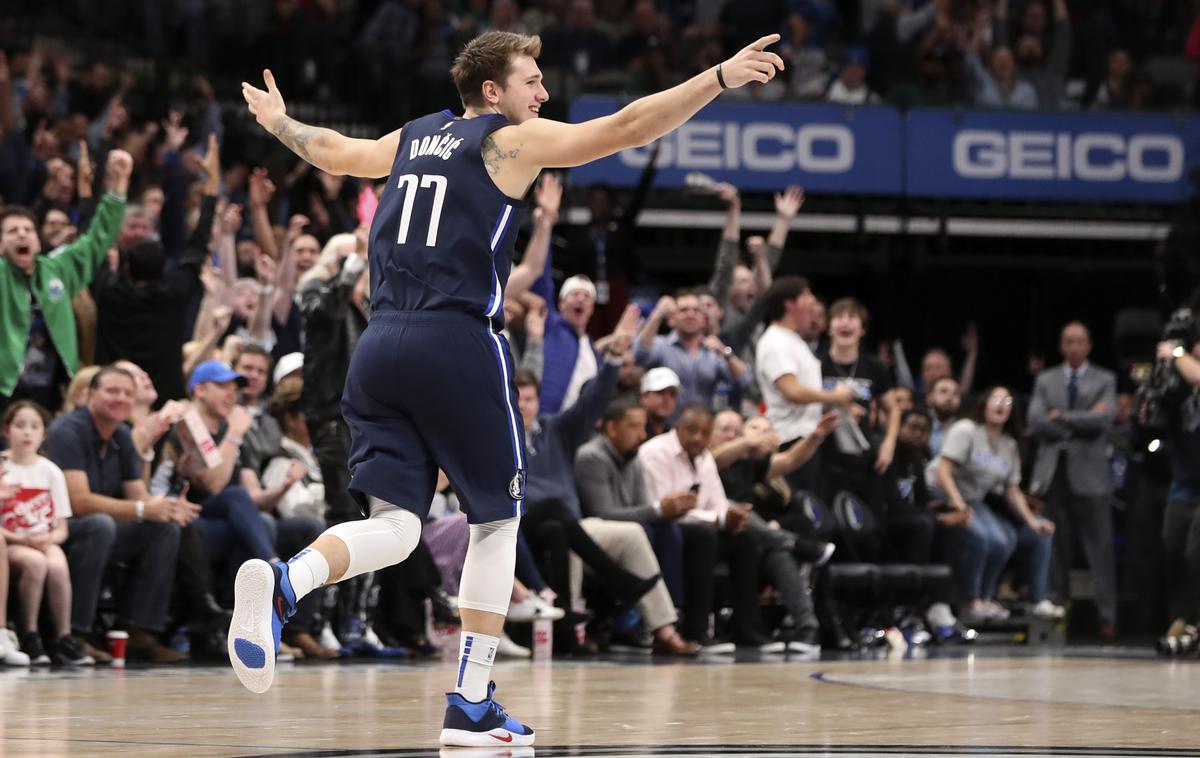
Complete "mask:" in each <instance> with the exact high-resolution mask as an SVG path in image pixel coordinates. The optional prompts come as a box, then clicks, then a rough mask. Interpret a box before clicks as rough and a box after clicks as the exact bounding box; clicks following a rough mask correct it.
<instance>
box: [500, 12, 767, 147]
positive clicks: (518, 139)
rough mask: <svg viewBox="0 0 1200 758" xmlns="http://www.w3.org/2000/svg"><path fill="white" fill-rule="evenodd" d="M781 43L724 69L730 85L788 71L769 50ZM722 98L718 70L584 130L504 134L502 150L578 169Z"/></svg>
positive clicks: (548, 125)
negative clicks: (716, 98) (784, 70)
mask: <svg viewBox="0 0 1200 758" xmlns="http://www.w3.org/2000/svg"><path fill="white" fill-rule="evenodd" d="M778 41H779V35H778V34H769V35H767V36H766V37H763V38H761V39H759V40H757V41H755V42H753V43H752V44H750V45H747V46H746V47H744V48H743V49H742V50H740V51H739V52H738V53H737V54H736V55H734V56H733V57H732V58H730V59H729V60H727V61H725V62H724V63H722V64H721V66H720V68H721V77H722V78H723V79H724V81H725V85H726V86H727V87H730V88H732V87H741V86H743V85H745V84H748V83H750V82H769V81H771V79H773V78H775V74H776V72H778V71H782V70H783V59H782V58H780V57H779V56H778V55H776V54H775V53H771V52H767V51H766V50H765V48H766V47H767V46H768V45H772V44H774V43H776V42H778ZM719 94H721V83H720V81H719V80H718V78H717V70H716V68H711V69H708V70H707V71H704V72H702V73H700V74H697V75H696V76H694V77H692V78H691V79H689V80H688V81H686V82H683V83H682V84H679V85H677V86H675V87H672V88H671V89H668V90H663V91H662V92H657V93H655V94H653V95H647V96H646V97H643V98H640V99H638V100H635V101H633V102H632V103H630V104H629V105H627V106H625V107H624V108H622V109H621V110H619V111H617V112H616V113H614V114H612V115H611V116H604V117H602V118H597V119H593V120H591V121H585V122H584V123H582V124H564V123H562V122H558V121H551V120H548V119H542V118H534V119H530V120H528V121H526V122H524V123H522V124H521V125H520V126H517V127H514V128H512V129H502V130H500V131H499V132H497V133H496V138H497V139H496V141H497V146H498V147H499V148H500V150H501V151H502V152H504V153H505V154H506V155H510V156H513V157H515V158H516V159H517V161H518V162H519V163H521V164H523V165H524V166H526V167H529V168H534V167H536V168H537V169H540V168H552V167H553V168H560V167H568V166H578V165H580V164H583V163H587V162H589V161H594V160H596V159H598V158H603V157H604V156H606V155H612V154H613V153H616V152H618V151H621V150H624V149H626V148H630V147H639V146H642V145H646V144H649V143H650V142H653V141H654V140H656V139H658V138H659V137H661V136H663V135H664V134H666V133H668V132H670V131H672V130H674V129H677V128H678V127H680V126H681V125H683V124H684V123H685V122H686V121H687V120H688V119H690V118H691V117H692V116H694V115H695V114H696V111H698V110H700V109H701V108H703V107H704V106H705V105H708V103H710V102H711V101H712V100H713V99H714V98H715V97H716V96H717V95H719ZM514 151H517V152H516V154H515V155H513V154H514Z"/></svg>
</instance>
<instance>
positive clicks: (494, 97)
mask: <svg viewBox="0 0 1200 758" xmlns="http://www.w3.org/2000/svg"><path fill="white" fill-rule="evenodd" d="M483 100H484V102H486V103H487V104H488V105H495V104H496V103H498V102H500V85H499V84H497V83H496V82H495V81H493V80H491V79H488V80H487V81H485V82H484V83H483Z"/></svg>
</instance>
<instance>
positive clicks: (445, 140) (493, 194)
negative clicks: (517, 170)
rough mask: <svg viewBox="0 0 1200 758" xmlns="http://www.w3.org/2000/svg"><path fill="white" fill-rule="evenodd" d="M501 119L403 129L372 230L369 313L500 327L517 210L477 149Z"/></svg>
mask: <svg viewBox="0 0 1200 758" xmlns="http://www.w3.org/2000/svg"><path fill="white" fill-rule="evenodd" d="M508 124H509V122H508V120H507V119H506V118H504V117H503V116H501V115H498V114H487V115H482V116H477V117H475V118H469V119H462V118H456V117H455V116H454V114H452V113H451V112H450V111H442V112H440V113H433V114H430V115H428V116H423V117H421V118H418V119H415V120H413V121H410V122H409V123H408V124H406V125H405V127H404V129H403V131H402V132H401V134H400V147H399V148H398V149H397V151H396V158H395V161H394V162H393V163H392V173H391V175H390V176H389V177H388V183H387V187H386V188H385V189H384V191H383V194H382V196H381V197H380V199H379V208H378V210H376V212H375V218H374V221H373V222H372V224H371V243H370V244H371V246H370V256H369V258H370V266H371V308H372V311H373V312H383V311H439V310H445V311H459V312H465V313H470V314H474V315H478V316H480V317H483V318H486V319H489V320H490V321H491V323H492V325H493V328H495V329H496V330H499V329H501V328H502V327H503V326H504V285H505V283H507V281H508V273H509V269H510V268H511V267H512V253H513V242H514V241H515V239H516V228H517V226H518V224H519V221H520V219H519V218H518V214H520V213H521V211H522V210H523V208H524V205H525V204H524V203H523V202H522V201H518V200H515V199H513V198H511V197H508V196H507V195H505V194H504V193H503V192H501V191H500V189H499V188H497V187H496V185H495V184H494V183H493V182H492V178H491V176H489V175H488V172H487V168H486V167H485V166H484V165H483V157H482V155H481V152H480V146H481V143H482V142H483V140H484V138H485V137H487V136H488V135H489V134H491V133H492V132H494V131H496V130H497V129H500V128H501V127H504V126H508Z"/></svg>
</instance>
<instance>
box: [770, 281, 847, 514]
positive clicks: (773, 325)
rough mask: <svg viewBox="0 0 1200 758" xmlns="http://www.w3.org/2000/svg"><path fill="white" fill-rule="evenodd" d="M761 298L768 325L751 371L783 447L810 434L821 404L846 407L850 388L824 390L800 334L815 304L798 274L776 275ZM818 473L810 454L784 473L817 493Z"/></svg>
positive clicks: (817, 458) (815, 361) (816, 365)
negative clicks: (794, 467)
mask: <svg viewBox="0 0 1200 758" xmlns="http://www.w3.org/2000/svg"><path fill="white" fill-rule="evenodd" d="M765 299H766V304H767V311H766V320H767V323H768V324H769V325H770V326H768V327H767V330H766V331H765V332H763V334H762V337H760V338H759V340H758V348H757V350H756V352H755V368H754V373H755V377H756V378H757V379H758V386H759V389H761V390H762V394H763V400H765V401H766V404H767V419H768V420H770V422H771V424H772V425H773V426H774V427H775V431H777V432H778V433H779V439H780V440H781V441H782V444H781V446H780V449H781V450H783V449H787V448H790V447H791V446H792V445H794V444H796V443H797V442H798V441H800V440H802V439H804V438H805V437H807V436H808V435H810V434H812V432H813V430H814V429H816V428H817V423H818V422H819V421H820V420H821V410H822V406H824V405H826V404H829V405H838V406H842V407H845V408H848V407H849V406H850V405H851V404H853V402H854V392H853V391H852V390H851V389H850V388H849V387H846V386H845V385H841V384H839V385H838V386H836V387H834V388H833V389H829V390H826V389H824V388H823V386H822V381H821V361H820V360H818V359H817V357H816V356H814V355H813V354H812V350H810V349H809V347H808V344H807V343H806V342H805V341H804V338H803V337H801V336H800V335H801V333H802V332H803V331H804V330H805V329H806V328H807V327H808V326H809V320H810V319H812V313H813V304H814V303H815V302H816V298H815V297H814V296H813V293H812V290H810V289H809V287H808V280H807V279H805V278H803V277H800V276H785V277H781V278H779V279H776V280H775V282H774V283H773V284H772V285H771V288H770V289H769V290H767V294H766V297H765ZM819 475H820V455H814V456H813V457H812V459H810V460H809V462H808V463H806V464H804V465H803V466H801V467H800V468H798V469H796V470H795V471H793V472H792V473H791V474H789V475H788V480H789V481H790V482H791V483H792V485H793V486H795V487H797V488H799V489H804V490H808V491H810V492H817V491H818V486H817V485H818V483H819V481H818V478H819Z"/></svg>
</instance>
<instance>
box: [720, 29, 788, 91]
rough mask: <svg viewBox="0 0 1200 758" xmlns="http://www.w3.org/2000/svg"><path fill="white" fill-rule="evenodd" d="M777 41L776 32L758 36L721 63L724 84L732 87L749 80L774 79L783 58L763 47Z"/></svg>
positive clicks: (761, 81)
mask: <svg viewBox="0 0 1200 758" xmlns="http://www.w3.org/2000/svg"><path fill="white" fill-rule="evenodd" d="M778 41H779V35H778V34H768V35H767V36H765V37H760V38H759V39H757V40H756V41H754V42H751V43H750V44H749V45H746V46H745V47H744V48H742V49H741V50H739V51H738V53H737V54H736V55H734V56H733V57H732V58H730V59H729V60H727V61H725V62H724V63H723V64H721V75H722V77H724V79H725V86H727V87H729V88H731V89H732V88H734V87H741V86H742V85H744V84H748V83H750V82H760V83H763V84H765V83H766V82H769V81H771V80H772V79H774V78H775V74H776V73H778V72H780V71H782V70H783V58H780V57H779V56H778V55H776V54H775V53H768V52H766V51H765V48H766V47H767V45H773V44H775V43H776V42H778Z"/></svg>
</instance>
